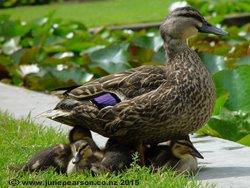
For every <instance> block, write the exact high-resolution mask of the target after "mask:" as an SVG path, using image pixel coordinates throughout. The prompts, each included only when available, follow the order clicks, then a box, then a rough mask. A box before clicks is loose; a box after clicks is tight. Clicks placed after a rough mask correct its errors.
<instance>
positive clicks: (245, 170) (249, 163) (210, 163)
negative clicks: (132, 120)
mask: <svg viewBox="0 0 250 188" xmlns="http://www.w3.org/2000/svg"><path fill="white" fill-rule="evenodd" d="M57 102H58V99H57V98H56V97H54V96H50V95H46V94H42V93H38V92H34V91H29V90H26V89H23V88H18V87H13V86H9V85H5V84H2V83H0V110H1V111H8V112H10V113H11V114H12V115H13V116H14V117H15V118H21V117H27V115H29V114H30V115H31V117H32V118H33V119H34V121H35V122H37V123H39V124H41V125H42V126H52V127H53V128H55V129H57V130H62V131H65V132H67V131H68V130H69V128H70V127H68V126H66V125H62V124H59V123H56V122H54V121H51V120H48V119H45V118H41V119H37V118H35V116H37V115H38V114H40V113H42V112H44V111H46V110H49V109H51V108H53V107H54V106H55V104H56V103H57ZM93 134H94V135H93V136H94V139H95V141H96V142H97V143H98V145H99V146H104V144H105V142H106V138H104V137H102V136H100V135H98V134H96V133H93ZM192 141H193V143H194V145H195V147H196V148H197V149H198V150H199V151H200V152H201V153H202V154H203V156H204V158H205V159H204V160H199V166H200V167H201V170H200V172H199V173H198V175H197V179H198V180H201V181H202V182H203V183H204V184H205V183H206V182H208V183H210V184H211V183H212V184H215V185H216V186H215V187H219V188H249V187H250V148H249V147H245V146H243V145H240V144H237V143H234V142H230V141H226V140H223V139H219V138H214V137H209V136H207V137H200V138H199V137H196V136H192Z"/></svg>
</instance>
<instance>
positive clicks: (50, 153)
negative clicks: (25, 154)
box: [21, 144, 71, 173]
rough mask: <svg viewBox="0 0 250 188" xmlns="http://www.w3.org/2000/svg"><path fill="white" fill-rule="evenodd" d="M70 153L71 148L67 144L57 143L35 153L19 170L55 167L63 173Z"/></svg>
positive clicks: (39, 169)
mask: <svg viewBox="0 0 250 188" xmlns="http://www.w3.org/2000/svg"><path fill="white" fill-rule="evenodd" d="M70 155H71V150H70V146H69V145H68V144H58V145H55V146H52V147H50V148H47V149H45V150H42V151H40V152H39V153H37V154H35V155H34V156H33V157H31V159H29V160H28V162H27V163H26V164H25V165H24V166H23V167H22V168H21V170H22V171H29V172H34V171H43V170H47V169H49V168H55V170H56V172H57V173H65V172H66V169H67V165H68V162H69V160H70Z"/></svg>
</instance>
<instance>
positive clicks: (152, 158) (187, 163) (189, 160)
mask: <svg viewBox="0 0 250 188" xmlns="http://www.w3.org/2000/svg"><path fill="white" fill-rule="evenodd" d="M146 156H147V159H148V161H149V163H150V164H152V165H153V167H154V168H156V169H157V168H159V167H168V168H172V169H173V170H175V171H176V172H178V173H196V172H197V170H198V163H197V159H196V157H197V158H202V159H203V156H202V155H201V154H200V153H199V152H198V150H197V149H196V148H195V147H194V146H193V144H192V142H191V141H190V140H186V139H183V140H171V141H170V144H169V145H167V144H165V145H157V146H151V147H149V148H148V149H147V150H146Z"/></svg>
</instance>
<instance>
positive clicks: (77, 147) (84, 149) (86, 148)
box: [71, 140, 93, 164]
mask: <svg viewBox="0 0 250 188" xmlns="http://www.w3.org/2000/svg"><path fill="white" fill-rule="evenodd" d="M71 152H72V155H73V159H72V163H73V164H77V163H79V162H80V161H81V160H85V161H86V160H87V159H88V158H89V157H90V156H91V155H92V154H93V151H92V149H91V147H90V145H89V143H88V142H87V141H85V140H78V141H76V142H74V143H72V144H71Z"/></svg>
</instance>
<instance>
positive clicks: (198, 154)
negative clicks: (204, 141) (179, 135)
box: [192, 147, 204, 159]
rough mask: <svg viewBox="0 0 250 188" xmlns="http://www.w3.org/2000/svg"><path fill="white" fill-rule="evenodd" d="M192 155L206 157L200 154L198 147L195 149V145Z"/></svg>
mask: <svg viewBox="0 0 250 188" xmlns="http://www.w3.org/2000/svg"><path fill="white" fill-rule="evenodd" d="M192 155H193V156H194V157H197V158H200V159H204V157H203V156H202V155H201V154H200V152H199V151H198V150H197V149H195V148H194V147H193V151H192Z"/></svg>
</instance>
